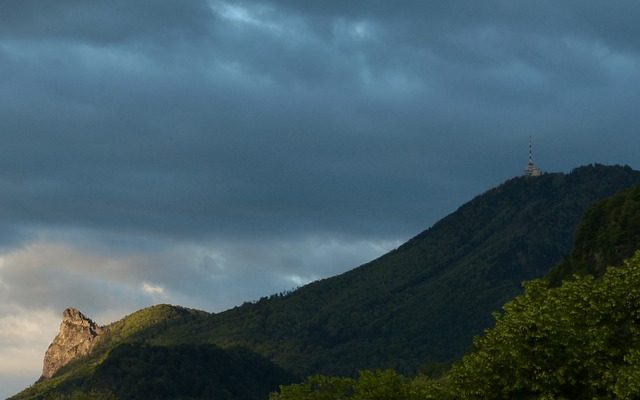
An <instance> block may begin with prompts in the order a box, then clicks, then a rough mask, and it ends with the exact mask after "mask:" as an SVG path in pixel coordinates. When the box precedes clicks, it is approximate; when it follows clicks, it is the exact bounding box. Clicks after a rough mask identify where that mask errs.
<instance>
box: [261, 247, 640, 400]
mask: <svg viewBox="0 0 640 400" xmlns="http://www.w3.org/2000/svg"><path fill="white" fill-rule="evenodd" d="M639 288H640V252H638V253H637V254H636V255H635V256H633V257H632V258H631V259H629V260H628V261H627V262H626V263H625V265H624V268H610V269H608V270H607V271H606V272H605V274H604V276H603V277H602V279H594V278H593V277H592V276H584V277H578V278H576V279H574V280H571V281H567V282H565V283H564V284H562V285H561V286H560V287H550V286H549V282H548V281H545V280H535V281H531V282H529V283H527V284H526V285H525V292H524V294H522V295H520V296H518V297H516V298H515V299H514V300H512V301H510V302H508V303H507V304H506V305H505V306H504V308H503V310H504V312H503V313H498V314H495V319H496V323H495V327H493V328H490V329H488V330H487V331H486V332H485V334H484V335H483V336H480V337H478V338H477V339H476V340H475V341H474V350H473V351H471V352H470V353H469V354H467V355H466V356H464V358H463V359H462V360H461V361H459V362H456V363H455V364H454V365H453V367H452V368H451V370H450V371H448V372H447V373H445V374H444V375H443V376H441V377H438V378H433V377H428V376H426V375H419V376H417V377H414V378H411V379H409V378H406V377H403V376H402V375H400V374H398V373H396V372H395V371H392V370H385V371H361V372H360V374H359V376H358V377H357V378H355V379H354V378H343V377H327V376H321V375H316V376H312V377H310V378H307V379H306V380H305V381H304V382H303V383H300V384H294V385H290V386H283V387H282V388H281V389H280V391H279V392H278V393H274V394H272V395H271V397H270V399H271V400H324V399H326V400H330V399H331V400H339V399H340V400H342V399H354V400H355V399H357V400H382V399H386V400H395V399H397V400H423V399H424V400H426V399H444V400H446V399H451V400H453V399H478V400H480V399H505V400H510V399H634V398H638V396H640V307H639V306H638V305H639V304H640V289H639Z"/></svg>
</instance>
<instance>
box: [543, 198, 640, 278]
mask: <svg viewBox="0 0 640 400" xmlns="http://www.w3.org/2000/svg"><path fill="white" fill-rule="evenodd" d="M638 248H640V186H634V187H632V188H629V189H626V190H623V191H621V192H619V193H616V194H615V195H614V196H612V197H609V198H607V199H605V200H602V201H600V202H598V203H596V204H594V205H593V206H591V207H589V209H588V210H587V211H586V212H585V215H584V217H583V218H582V220H581V221H580V224H579V225H578V229H577V232H576V237H575V244H574V246H573V250H572V251H571V254H569V256H568V257H566V258H565V259H564V260H563V261H562V262H561V263H560V264H558V265H557V266H556V267H554V268H553V269H552V270H551V271H549V275H548V278H549V280H550V282H551V283H552V284H554V285H558V284H559V283H560V282H562V281H563V280H566V279H571V278H572V276H573V275H575V274H578V275H586V274H590V275H593V276H595V277H600V276H602V275H603V274H604V272H605V269H606V267H607V266H609V265H622V263H623V261H624V260H625V259H627V258H629V257H631V255H633V253H634V252H635V251H636V250H637V249H638Z"/></svg>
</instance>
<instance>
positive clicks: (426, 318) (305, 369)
mask: <svg viewBox="0 0 640 400" xmlns="http://www.w3.org/2000/svg"><path fill="white" fill-rule="evenodd" d="M638 183H640V173H638V172H637V171H633V170H631V168H628V167H606V166H598V165H596V166H588V167H582V168H578V169H576V170H574V171H572V172H571V173H570V174H560V173H557V174H545V175H543V176H540V177H536V178H525V177H518V178H514V179H512V180H509V181H507V182H506V183H504V184H502V185H500V186H498V187H497V188H495V189H492V190H490V191H488V192H486V193H484V194H482V195H480V196H478V197H476V198H475V199H473V200H472V201H470V202H468V203H467V204H465V205H463V206H462V207H460V208H459V209H458V210H457V211H455V212H454V213H452V214H451V215H449V216H447V217H446V218H444V219H442V220H441V221H439V222H438V223H437V224H435V225H434V226H433V227H432V228H430V229H428V230H427V231H425V232H423V233H421V234H419V235H418V236H416V237H415V238H413V239H411V240H410V241H408V242H407V243H405V244H404V245H402V246H400V247H399V248H398V249H397V250H395V251H392V252H390V253H388V254H386V255H384V256H382V257H380V258H379V259H377V260H374V261H372V262H370V263H368V264H365V265H363V266H361V267H359V268H356V269H354V270H352V271H349V272H347V273H345V274H342V275H340V276H337V277H333V278H329V279H325V280H322V281H319V282H315V283H312V284H310V285H307V286H305V287H303V288H301V289H299V290H297V291H296V292H294V293H292V294H289V295H287V296H275V297H272V298H270V299H263V300H262V301H260V302H258V303H257V304H246V305H244V306H242V307H238V308H236V309H233V310H230V311H227V312H224V313H221V314H217V315H214V316H213V317H212V319H211V324H210V327H209V328H207V329H206V331H205V332H204V333H203V339H204V338H206V340H211V341H212V342H214V343H216V344H219V345H222V346H229V345H241V346H247V347H249V348H251V349H254V350H256V351H258V352H259V353H261V354H264V355H266V356H267V357H269V358H271V359H273V360H275V361H276V362H277V363H278V364H279V365H281V366H283V367H285V368H287V369H289V370H291V371H293V372H295V373H297V374H299V375H301V376H304V375H309V374H312V373H318V372H320V373H325V374H338V375H350V374H353V373H355V371H356V370H358V369H363V368H393V369H396V370H398V371H401V372H403V373H414V372H415V371H417V370H419V369H420V368H421V367H422V366H424V365H425V364H426V363H432V362H447V361H451V360H453V359H455V358H457V357H459V356H461V355H462V354H463V353H464V352H465V351H466V350H468V349H469V348H470V346H471V343H472V338H473V336H474V335H477V334H480V333H481V332H482V331H483V329H485V328H487V327H489V326H490V325H491V324H492V319H491V312H493V311H495V310H499V309H500V307H501V306H502V305H503V304H504V303H505V302H506V301H508V300H510V299H512V298H513V297H515V296H516V295H517V294H519V293H521V290H522V287H521V283H522V282H523V281H525V280H530V279H534V278H539V277H542V276H544V275H545V274H546V273H547V272H548V270H549V269H550V268H551V267H552V266H553V265H554V264H556V263H558V262H559V261H560V260H561V259H562V257H564V256H565V255H566V254H568V253H569V250H570V248H571V245H572V242H573V234H574V231H575V228H576V225H577V224H578V221H579V219H580V217H581V215H582V214H583V213H584V211H585V210H586V208H587V207H588V206H589V205H590V204H592V203H593V202H595V201H597V200H600V199H602V198H604V197H607V196H610V195H612V194H613V193H615V192H617V191H619V190H621V189H624V188H627V187H630V186H632V185H634V184H638ZM168 333H169V334H171V335H173V334H174V333H173V332H169V331H168ZM336 360H340V361H339V362H336Z"/></svg>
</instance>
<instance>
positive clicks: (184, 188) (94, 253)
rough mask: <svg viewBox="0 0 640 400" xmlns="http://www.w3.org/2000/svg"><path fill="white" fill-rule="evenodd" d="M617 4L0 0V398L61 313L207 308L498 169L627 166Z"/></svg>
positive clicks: (436, 213) (628, 130) (444, 200)
mask: <svg viewBox="0 0 640 400" xmlns="http://www.w3.org/2000/svg"><path fill="white" fill-rule="evenodd" d="M638 21H640V3H638V2H636V1H631V0H630V1H615V0H613V1H607V2H604V1H595V0H594V1H585V0H580V1H578V0H576V1H557V0H553V1H542V0H538V1H528V2H525V1H513V0H504V1H489V0H487V1H482V2H478V1H473V0H468V1H452V0H447V1H442V2H433V1H429V2H427V1H418V0H416V1H395V2H390V1H382V0H380V1H356V0H350V1H331V0H323V1H299V0H282V1H277V0H273V1H269V0H266V1H261V2H254V1H232V2H225V1H217V0H211V1H199V0H193V1H184V0H175V1H161V0H159V1H146V0H137V1H130V0H111V1H90V2H88V1H84V0H56V1H50V0H41V1H35V0H20V1H18V0H15V1H4V2H2V4H1V5H0V397H3V396H7V395H10V394H13V393H15V392H16V391H18V390H19V389H21V388H24V387H25V386H26V385H28V384H29V383H31V382H33V381H34V380H35V379H37V378H38V376H39V374H40V371H41V363H42V357H43V355H44V351H45V350H46V347H47V345H48V343H49V342H50V341H51V340H52V339H53V336H54V335H55V334H56V332H57V329H58V324H59V321H60V318H61V312H62V310H63V309H64V308H65V307H67V306H75V307H77V308H79V309H81V310H82V311H83V312H84V313H85V314H87V315H89V316H92V317H94V319H96V320H97V321H98V322H99V323H102V324H105V323H108V322H111V321H113V320H115V319H118V318H120V317H122V316H123V315H124V314H126V313H129V312H132V311H134V310H136V309H138V308H140V307H144V306H147V305H151V304H154V303H159V302H167V303H173V304H181V305H185V306H190V307H197V308H202V309H205V310H208V311H221V310H224V309H226V308H228V307H231V306H234V305H237V304H240V303H242V302H243V301H247V300H253V299H257V298H259V297H261V296H264V295H268V294H271V293H274V292H279V291H282V290H286V289H291V288H294V287H296V286H299V285H301V284H304V283H306V282H309V281H311V280H314V279H317V278H320V277H326V276H330V275H333V274H337V273H340V272H342V271H345V270H348V269H350V268H352V267H355V266H357V265H359V264H361V263H363V262H365V261H368V260H370V259H373V258H375V257H377V256H379V255H381V254H383V253H384V252H386V251H387V250H389V249H392V248H394V247H396V246H397V245H398V244H400V243H402V242H403V241H405V240H406V239H408V238H410V237H411V236H413V235H415V234H417V233H419V232H420V231H422V230H424V229H425V228H427V227H429V226H430V225H431V224H433V223H434V222H436V221H437V220H438V219H440V218H441V217H443V216H445V215H446V214H448V213H449V212H451V211H453V210H455V209H456V208H457V207H458V206H460V205H461V204H463V203H464V202H466V201H468V200H470V199H471V198H472V197H473V196H475V195H477V194H479V193H481V192H483V191H485V190H487V189H489V188H491V187H493V186H495V185H497V184H499V183H501V182H502V181H504V180H506V179H508V178H510V177H513V176H515V175H518V174H519V173H520V172H521V171H522V169H523V168H524V167H525V164H526V157H527V143H528V137H529V136H532V137H533V140H534V143H535V161H536V162H537V164H538V165H539V167H540V168H541V169H542V170H544V171H569V170H570V169H571V168H573V167H576V166H579V165H583V164H588V163H593V162H600V163H606V164H628V165H631V166H632V167H634V168H640V157H639V156H638V149H639V148H640V135H639V134H638V129H637V127H638V126H639V124H638V122H639V119H640V114H639V113H638V111H637V107H638V104H640V101H639V100H640V79H639V78H640V76H639V72H640V68H639V65H640V64H639V63H640V24H638Z"/></svg>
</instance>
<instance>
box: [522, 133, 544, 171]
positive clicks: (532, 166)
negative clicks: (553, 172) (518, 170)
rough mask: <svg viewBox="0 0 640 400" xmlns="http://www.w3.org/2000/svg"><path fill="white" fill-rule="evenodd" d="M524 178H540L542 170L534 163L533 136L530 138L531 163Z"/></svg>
mask: <svg viewBox="0 0 640 400" xmlns="http://www.w3.org/2000/svg"><path fill="white" fill-rule="evenodd" d="M524 176H540V169H538V167H536V165H535V164H534V163H533V143H532V141H531V136H529V162H528V163H527V168H526V169H525V170H524Z"/></svg>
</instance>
